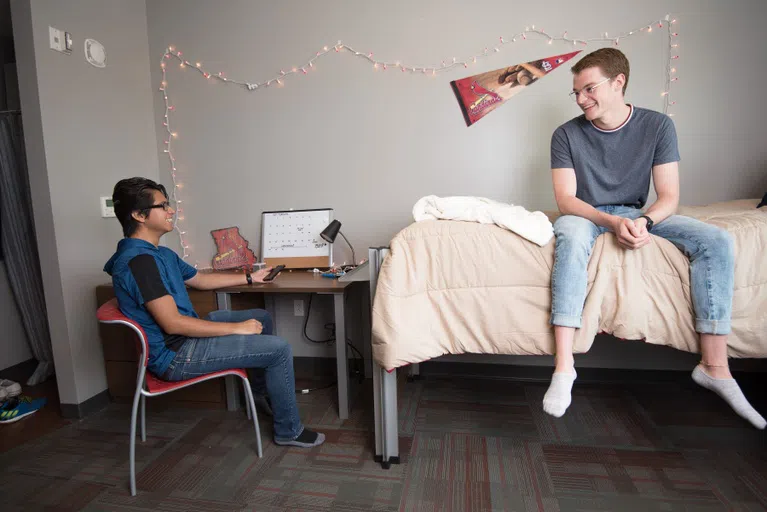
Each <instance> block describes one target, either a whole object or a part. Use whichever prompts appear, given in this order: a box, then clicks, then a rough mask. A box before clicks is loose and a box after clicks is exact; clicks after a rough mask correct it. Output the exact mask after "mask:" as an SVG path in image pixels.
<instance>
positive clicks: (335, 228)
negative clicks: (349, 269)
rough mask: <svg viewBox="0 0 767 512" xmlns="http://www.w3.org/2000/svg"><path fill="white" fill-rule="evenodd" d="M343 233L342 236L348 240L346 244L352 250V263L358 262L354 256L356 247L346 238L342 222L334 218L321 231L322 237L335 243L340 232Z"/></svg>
mask: <svg viewBox="0 0 767 512" xmlns="http://www.w3.org/2000/svg"><path fill="white" fill-rule="evenodd" d="M339 233H341V236H342V237H343V239H344V240H345V241H346V245H348V246H349V249H351V250H352V265H356V264H357V258H355V256H354V247H352V244H350V243H349V240H348V239H347V238H346V236H345V235H344V234H343V233H342V232H341V223H340V222H338V221H337V220H333V221H332V222H331V223H330V224H328V226H327V227H326V228H325V229H323V230H322V233H320V237H321V238H322V239H323V240H325V241H326V242H328V243H331V244H332V243H333V242H334V241H335V239H336V237H337V236H338V234H339Z"/></svg>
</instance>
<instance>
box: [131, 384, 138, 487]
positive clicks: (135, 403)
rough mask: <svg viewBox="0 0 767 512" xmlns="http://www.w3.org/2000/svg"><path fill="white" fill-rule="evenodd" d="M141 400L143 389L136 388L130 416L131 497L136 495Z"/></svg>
mask: <svg viewBox="0 0 767 512" xmlns="http://www.w3.org/2000/svg"><path fill="white" fill-rule="evenodd" d="M140 399H141V388H140V387H139V388H136V394H135V395H134V396H133V407H132V408H131V415H130V455H129V460H130V495H131V496H135V495H136V416H137V415H138V404H139V400H140Z"/></svg>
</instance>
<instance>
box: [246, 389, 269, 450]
mask: <svg viewBox="0 0 767 512" xmlns="http://www.w3.org/2000/svg"><path fill="white" fill-rule="evenodd" d="M242 380H243V385H244V386H245V397H246V398H247V400H248V405H247V407H248V408H249V409H250V410H251V411H253V424H254V425H255V426H256V444H257V446H258V456H259V457H263V456H264V450H263V448H262V447H261V428H260V427H259V426H258V413H256V403H255V402H254V401H253V391H252V390H251V389H250V382H249V381H248V379H242Z"/></svg>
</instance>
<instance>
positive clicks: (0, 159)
mask: <svg viewBox="0 0 767 512" xmlns="http://www.w3.org/2000/svg"><path fill="white" fill-rule="evenodd" d="M0 244H2V245H0V247H1V248H2V252H3V255H4V259H5V261H4V263H5V267H6V269H7V270H8V280H9V281H10V284H11V291H12V292H13V296H14V298H15V299H16V304H17V306H18V308H19V312H20V313H21V321H22V323H23V325H24V330H25V331H26V334H27V341H28V342H29V348H30V349H31V350H32V354H33V355H34V356H35V359H37V361H38V364H37V369H36V370H35V372H34V373H33V374H32V376H31V377H30V378H29V380H27V385H30V386H33V385H35V384H38V383H40V382H43V381H44V380H46V379H48V377H50V376H51V375H53V373H54V369H53V351H52V349H51V335H50V331H49V330H48V315H47V313H46V310H45V296H44V295H43V279H42V274H41V272H40V260H39V257H38V252H37V241H36V240H35V226H34V221H33V218H32V198H31V196H30V190H29V176H28V174H27V162H26V154H25V152H24V133H23V131H22V126H21V115H20V114H18V113H0Z"/></svg>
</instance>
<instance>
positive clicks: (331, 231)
mask: <svg viewBox="0 0 767 512" xmlns="http://www.w3.org/2000/svg"><path fill="white" fill-rule="evenodd" d="M340 230H341V223H340V222H338V221H337V220H334V221H332V222H331V223H330V224H328V227H326V228H325V229H323V230H322V233H320V237H322V239H323V240H325V241H326V242H328V243H331V244H332V243H333V242H334V241H335V240H336V237H337V236H338V232H339V231H340Z"/></svg>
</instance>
